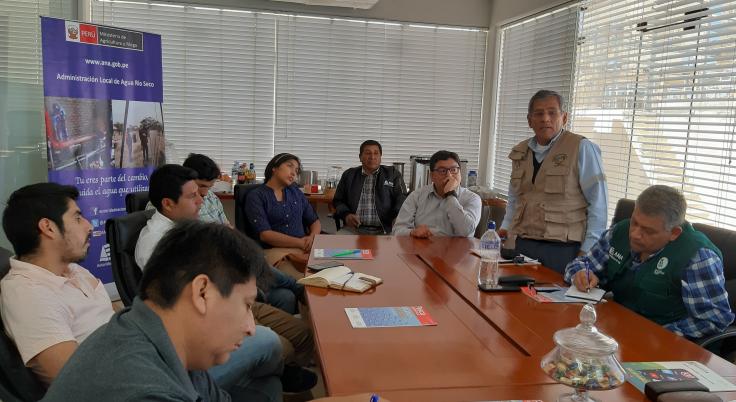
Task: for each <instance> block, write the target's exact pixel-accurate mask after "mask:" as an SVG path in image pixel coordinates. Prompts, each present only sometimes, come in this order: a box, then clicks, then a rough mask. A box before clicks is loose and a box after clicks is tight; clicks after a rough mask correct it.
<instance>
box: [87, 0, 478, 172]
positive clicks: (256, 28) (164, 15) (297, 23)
mask: <svg viewBox="0 0 736 402" xmlns="http://www.w3.org/2000/svg"><path fill="white" fill-rule="evenodd" d="M93 5H94V7H93V16H94V19H95V21H96V22H99V23H105V24H111V25H120V26H124V27H130V28H134V29H138V30H142V31H147V32H153V33H159V34H161V35H162V37H163V48H164V49H163V50H164V52H163V53H164V111H165V117H166V134H167V136H168V138H170V139H172V140H173V141H174V142H175V144H176V147H177V152H178V153H179V154H180V155H181V156H182V157H183V156H185V155H186V154H187V153H188V152H192V151H197V152H203V153H208V154H210V155H212V156H214V157H215V158H216V160H217V161H218V162H219V163H220V164H221V168H223V169H226V168H227V167H229V166H230V165H231V164H232V160H234V159H241V160H242V159H244V160H248V161H253V160H255V161H256V164H257V170H258V172H259V176H260V175H261V174H262V170H263V167H264V166H265V164H266V162H267V161H268V160H269V159H270V157H271V156H272V155H273V154H274V153H279V152H293V153H295V154H297V155H298V156H300V157H301V158H302V160H303V164H304V167H305V168H306V169H310V170H317V171H319V172H320V176H322V177H324V175H325V174H326V173H327V170H328V168H329V166H331V165H341V166H343V167H344V168H346V167H348V166H354V165H357V164H359V162H358V158H357V154H358V147H359V145H360V143H361V142H362V141H364V140H366V139H376V140H378V141H380V142H381V143H382V144H383V146H384V161H385V163H390V162H393V161H402V162H408V161H409V156H410V155H413V154H431V153H432V152H434V151H436V150H438V149H440V148H448V149H451V150H453V151H456V152H458V153H459V154H460V155H461V157H463V158H466V159H468V161H469V168H477V165H478V151H479V149H478V148H479V143H480V111H481V98H482V90H483V71H484V63H485V38H486V35H487V32H486V31H485V30H480V29H465V28H452V27H436V26H420V25H413V24H404V23H393V22H391V23H386V22H381V21H369V20H349V19H341V18H332V17H330V18H328V17H319V16H307V15H291V14H276V13H268V12H255V11H254V12H249V11H247V10H241V11H240V12H236V11H234V10H222V9H214V8H203V7H192V6H188V5H177V4H176V3H166V4H165V5H163V4H159V3H156V2H143V3H138V2H116V1H102V0H94V2H93ZM406 171H407V173H408V169H406Z"/></svg>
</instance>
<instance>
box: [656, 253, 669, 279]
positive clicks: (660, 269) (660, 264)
mask: <svg viewBox="0 0 736 402" xmlns="http://www.w3.org/2000/svg"><path fill="white" fill-rule="evenodd" d="M669 263H670V260H669V259H668V258H667V257H662V258H660V259H659V261H657V269H655V270H654V275H664V269H665V268H667V264H669Z"/></svg>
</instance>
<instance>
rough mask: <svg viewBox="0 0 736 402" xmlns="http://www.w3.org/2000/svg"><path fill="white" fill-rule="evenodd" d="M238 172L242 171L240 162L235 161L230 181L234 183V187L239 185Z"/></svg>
mask: <svg viewBox="0 0 736 402" xmlns="http://www.w3.org/2000/svg"><path fill="white" fill-rule="evenodd" d="M238 170H240V162H238V161H234V162H233V168H232V169H230V179H231V180H232V181H233V187H235V184H237V183H238Z"/></svg>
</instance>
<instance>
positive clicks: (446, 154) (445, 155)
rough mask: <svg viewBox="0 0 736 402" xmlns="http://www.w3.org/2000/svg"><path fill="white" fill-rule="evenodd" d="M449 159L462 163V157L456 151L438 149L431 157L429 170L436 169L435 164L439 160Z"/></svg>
mask: <svg viewBox="0 0 736 402" xmlns="http://www.w3.org/2000/svg"><path fill="white" fill-rule="evenodd" d="M447 159H454V160H455V162H457V164H458V165H459V164H460V157H459V156H457V154H456V153H454V152H450V151H437V152H435V153H434V155H432V156H431V157H430V158H429V170H431V171H434V165H436V164H437V162H439V161H444V160H447Z"/></svg>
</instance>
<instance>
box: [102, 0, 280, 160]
mask: <svg viewBox="0 0 736 402" xmlns="http://www.w3.org/2000/svg"><path fill="white" fill-rule="evenodd" d="M92 17H93V21H94V22H96V23H100V24H107V25H115V26H120V27H126V28H130V29H136V30H140V31H144V32H150V33H156V34H160V35H161V37H162V39H161V42H162V48H163V76H164V104H163V107H164V121H165V127H164V128H165V133H166V137H167V140H170V141H172V142H173V143H174V145H175V147H176V153H177V156H178V157H179V159H180V160H177V161H170V162H172V163H181V162H183V160H184V158H186V156H187V155H188V154H189V153H191V152H197V153H203V154H205V155H208V156H210V157H211V158H213V159H214V160H215V161H217V162H218V164H219V165H220V169H221V170H222V171H223V172H225V173H228V174H229V173H230V168H231V166H232V164H233V161H235V160H239V161H244V162H254V163H255V165H256V169H258V170H259V171H260V170H262V169H263V168H264V167H265V166H266V163H267V162H268V160H269V159H270V158H271V156H272V155H273V104H274V102H273V87H274V61H275V49H274V41H275V34H276V30H275V16H274V15H273V14H269V13H254V12H250V11H244V10H228V9H219V8H209V7H192V6H185V5H180V4H176V3H151V2H140V3H138V2H109V1H101V0H94V1H93V2H92Z"/></svg>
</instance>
